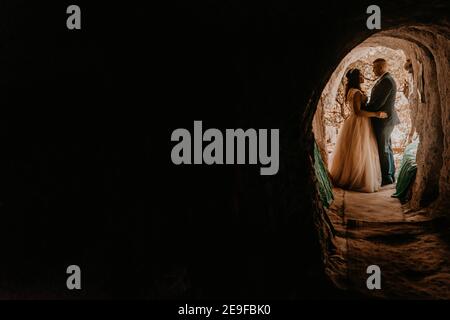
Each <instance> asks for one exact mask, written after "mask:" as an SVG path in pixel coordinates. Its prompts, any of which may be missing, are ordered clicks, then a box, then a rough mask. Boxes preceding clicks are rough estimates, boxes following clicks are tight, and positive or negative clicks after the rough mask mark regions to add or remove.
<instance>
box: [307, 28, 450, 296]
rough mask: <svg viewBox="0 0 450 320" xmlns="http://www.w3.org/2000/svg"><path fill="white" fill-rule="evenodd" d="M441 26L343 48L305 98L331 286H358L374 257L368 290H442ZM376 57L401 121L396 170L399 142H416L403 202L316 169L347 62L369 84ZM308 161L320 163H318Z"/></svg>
mask: <svg viewBox="0 0 450 320" xmlns="http://www.w3.org/2000/svg"><path fill="white" fill-rule="evenodd" d="M449 35H450V29H449V28H448V27H447V26H430V25H428V26H424V25H422V26H402V27H399V28H394V29H391V30H386V31H381V32H379V33H376V34H374V35H372V36H370V37H369V38H367V39H365V40H364V41H362V42H360V44H359V45H357V46H355V47H353V49H352V50H351V51H349V52H348V54H347V55H346V56H345V57H344V58H343V59H342V60H341V61H340V62H339V64H337V67H336V69H335V70H334V71H333V72H332V73H331V72H330V74H329V78H328V82H327V83H326V85H325V86H324V87H323V91H322V93H321V95H320V97H319V96H316V98H315V100H314V101H315V103H317V108H316V112H315V115H314V118H313V133H314V138H315V141H316V148H315V150H314V155H315V162H314V165H315V166H316V167H315V171H316V177H317V180H318V181H319V186H320V188H319V189H320V190H319V191H320V196H321V200H322V203H324V207H326V210H325V212H326V214H325V217H326V221H327V223H326V225H330V226H331V228H330V229H331V233H332V235H333V236H332V237H331V238H330V239H331V240H330V243H331V244H330V245H329V247H327V248H326V249H325V251H327V250H328V251H327V252H328V254H327V262H326V272H327V274H328V275H329V277H330V279H331V280H332V281H333V282H334V283H335V284H336V286H337V287H339V288H345V289H348V290H352V291H355V292H359V293H361V294H363V295H366V294H367V292H368V291H367V287H366V279H367V277H366V275H367V272H366V270H367V266H369V265H372V264H376V265H378V266H381V267H382V270H383V275H384V278H383V282H384V288H383V290H374V292H372V293H371V294H372V295H374V296H377V297H381V298H386V297H397V298H399V297H408V298H411V297H416V298H430V297H435V298H436V297H437V298H443V299H448V298H449V297H450V295H449V291H448V281H449V277H448V275H449V274H450V269H449V267H448V266H449V265H450V264H449V258H448V257H449V256H450V247H449V246H448V242H447V240H448V239H449V230H450V229H449V228H448V205H449V202H450V201H449V199H450V183H449V181H450V180H449V177H450V174H449V170H448V163H449V159H450V156H449V154H450V138H449V137H450V136H449V134H450V133H449V132H450V131H449V130H448V123H449V119H450V117H449V114H450V113H449V109H448V108H449V106H448V92H449V81H448V71H449V70H450V62H449V60H448V52H449V50H450V41H449ZM349 49H350V48H349ZM377 58H384V59H385V60H387V61H388V64H389V65H390V68H389V72H390V73H391V74H392V76H393V78H394V79H395V81H396V84H397V95H396V103H395V107H396V110H397V113H398V114H399V117H400V121H401V124H400V125H397V127H396V128H395V130H394V132H393V134H392V136H391V137H392V140H393V141H392V142H393V151H394V154H395V160H396V161H395V162H396V170H397V171H396V173H398V174H399V173H400V171H401V167H403V165H401V164H400V162H401V161H402V158H403V155H406V154H407V153H408V151H409V149H406V150H405V147H406V146H407V145H408V144H409V142H411V141H415V143H416V150H415V154H414V159H413V160H414V161H413V162H414V165H415V169H416V170H415V175H414V177H413V179H412V180H411V181H412V183H411V184H410V185H409V195H410V196H409V198H408V199H406V201H404V202H403V203H401V202H400V201H399V199H397V198H393V197H391V196H392V195H393V194H394V192H396V186H395V185H388V186H385V187H382V189H381V190H380V191H378V192H373V193H362V192H355V191H349V190H344V189H342V188H337V187H333V186H330V185H329V179H327V178H328V177H327V172H326V171H327V170H326V168H328V167H329V165H330V163H331V160H332V157H333V151H334V147H335V144H336V138H337V135H338V134H339V130H340V128H341V124H342V123H343V121H344V119H345V118H346V116H347V115H348V112H349V111H348V110H346V106H345V105H344V103H343V102H344V97H343V92H344V81H343V79H344V78H345V74H346V72H347V71H348V70H349V69H350V68H355V67H357V68H359V69H360V70H362V71H363V74H364V76H365V78H366V83H365V84H363V86H362V89H363V90H365V91H366V92H367V93H370V90H369V88H371V87H372V86H373V83H374V82H373V81H372V79H373V78H374V76H373V74H372V68H371V63H372V61H373V60H375V59H377ZM413 144H414V143H413ZM321 160H323V161H321ZM317 163H319V167H323V168H325V169H324V170H322V169H320V168H319V169H318V165H317ZM324 181H325V183H324ZM398 181H399V180H397V186H398V185H399V182H398ZM327 183H328V184H327ZM324 186H325V187H324ZM331 189H332V190H331ZM323 190H326V191H330V192H328V193H329V194H332V198H331V196H330V197H328V198H324V197H323V194H326V192H323ZM446 239H447V240H446ZM330 248H331V249H330ZM425 279H426V281H424V280H425ZM429 279H437V280H436V281H434V280H431V281H428V280H429Z"/></svg>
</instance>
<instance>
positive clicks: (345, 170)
mask: <svg viewBox="0 0 450 320" xmlns="http://www.w3.org/2000/svg"><path fill="white" fill-rule="evenodd" d="M346 77H347V85H346V88H345V95H346V102H347V103H348V106H349V107H350V110H351V115H350V117H348V118H347V119H346V120H345V121H344V124H343V125H342V127H341V130H340V132H339V135H338V138H337V143H336V147H335V151H334V156H333V160H332V163H331V168H330V174H331V177H332V179H333V182H334V184H335V185H336V186H339V187H341V188H344V189H349V190H355V191H360V192H375V191H378V190H379V189H380V186H381V170H380V162H379V158H378V147H377V141H376V138H375V134H374V132H373V129H372V123H371V121H370V119H369V118H370V117H377V118H386V117H387V114H386V113H385V112H368V111H364V110H361V105H365V103H366V101H367V96H366V95H365V94H364V93H363V92H362V91H361V83H363V82H364V78H363V77H362V74H361V72H360V71H359V69H351V70H349V71H348V72H347V75H346Z"/></svg>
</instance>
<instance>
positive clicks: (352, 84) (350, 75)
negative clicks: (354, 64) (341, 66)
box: [345, 68, 361, 97]
mask: <svg viewBox="0 0 450 320" xmlns="http://www.w3.org/2000/svg"><path fill="white" fill-rule="evenodd" d="M360 75H361V71H359V69H356V68H355V69H350V70H348V71H347V74H346V75H345V77H346V78H347V84H346V85H345V97H347V95H348V92H349V91H350V89H352V88H354V89H358V90H361V81H360Z"/></svg>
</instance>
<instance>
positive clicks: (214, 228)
mask: <svg viewBox="0 0 450 320" xmlns="http://www.w3.org/2000/svg"><path fill="white" fill-rule="evenodd" d="M369 4H371V3H369V2H367V3H365V2H364V1H362V2H361V1H358V2H357V3H356V4H352V5H350V4H348V5H343V4H342V3H336V2H334V3H326V2H318V1H313V2H311V3H310V7H309V8H306V7H305V6H304V5H303V3H302V2H297V3H296V4H292V3H291V4H289V5H288V4H287V3H284V2H283V1H277V2H276V3H275V2H274V3H272V4H269V3H261V4H260V5H258V6H256V7H255V6H252V5H250V4H244V3H242V2H241V1H230V2H229V4H221V5H219V4H217V5H216V4H212V3H208V5H204V4H200V3H185V2H183V5H179V6H175V7H170V8H164V10H161V14H158V15H156V16H155V20H153V21H152V22H154V23H156V24H157V26H158V27H154V25H153V24H149V23H148V16H147V15H148V12H155V11H153V9H152V10H148V11H146V10H141V9H140V8H132V9H131V8H130V9H129V10H128V9H127V10H125V11H123V10H122V8H121V7H114V6H111V7H107V8H105V7H101V8H95V6H94V4H91V5H86V6H88V8H89V6H92V7H91V8H93V9H92V11H91V13H90V16H91V17H95V19H94V18H91V19H92V20H89V23H88V26H89V28H86V30H83V31H82V32H80V33H78V34H71V35H70V36H68V35H67V34H66V32H67V30H66V29H64V28H65V25H64V23H63V22H64V21H63V19H62V18H60V17H59V15H58V14H57V12H63V13H64V12H65V8H62V7H61V8H57V7H55V8H54V7H51V6H50V5H48V6H47V7H44V5H42V4H41V3H39V4H34V5H30V6H29V7H28V6H23V5H22V4H19V3H18V4H12V3H11V4H8V5H7V6H6V5H5V6H6V7H5V8H6V9H8V10H6V9H5V10H1V12H0V18H1V19H0V20H1V21H2V29H1V33H0V37H1V43H2V51H1V53H0V62H1V63H2V65H3V66H7V67H5V68H3V69H2V70H4V74H2V76H1V77H0V84H1V86H2V90H3V93H4V94H3V95H2V97H3V100H2V102H3V103H4V104H5V106H6V107H5V108H4V109H3V112H4V113H3V114H2V117H1V120H0V121H2V126H1V128H0V134H1V139H3V140H2V141H7V143H5V147H4V150H3V151H4V155H5V156H4V157H1V159H0V164H1V165H0V177H1V179H0V184H1V185H0V203H1V206H0V210H1V212H2V219H3V220H2V223H1V228H2V232H1V233H0V240H1V241H0V244H1V248H2V252H3V255H4V257H5V261H7V262H8V263H7V264H2V266H1V268H0V282H1V283H0V298H7V299H8V298H9V299H11V298H12V299H14V298H16V297H20V298H27V299H29V298H44V299H46V298H67V299H72V298H73V299H78V298H139V299H143V298H144V299H174V298H175V299H183V298H190V299H197V298H198V299H201V298H216V299H220V298H233V299H239V298H253V299H258V298H284V299H298V298H311V297H312V298H343V297H344V298H346V297H348V298H353V297H367V296H370V297H373V296H374V297H377V298H378V297H379V298H391V297H407V298H409V297H426V298H430V297H431V298H439V297H446V298H448V286H449V283H450V279H449V274H450V273H449V270H448V266H449V265H450V263H449V260H448V259H449V257H450V255H449V254H448V247H449V244H450V237H449V230H448V220H449V210H448V206H449V199H450V198H449V197H450V172H449V166H450V109H449V105H448V99H449V81H448V75H449V35H450V24H449V20H448V15H446V13H447V12H448V9H449V7H448V6H449V4H448V1H433V2H431V3H430V1H402V2H401V3H400V4H399V3H393V2H392V1H379V6H380V7H381V8H382V29H381V30H368V29H367V28H366V19H367V14H366V8H367V6H368V5H369ZM59 9H61V10H59ZM96 9H97V10H96ZM165 9H167V10H165ZM58 10H59V11H58ZM36 12H38V13H41V14H36ZM105 12H106V13H107V14H105ZM123 12H126V13H127V15H125V16H123V15H122V14H123ZM99 13H101V14H99ZM46 14H47V15H50V14H51V16H50V18H49V19H45V21H40V17H41V16H45V15H46ZM10 15H11V16H12V15H15V16H17V17H22V18H21V19H12V18H10ZM115 16H120V17H122V18H121V19H119V20H120V21H121V24H119V25H117V26H116V25H114V26H111V21H110V20H111V17H115ZM61 22H62V26H59V24H60V23H61ZM41 23H42V27H41V28H36V27H35V25H38V24H41ZM56 25H58V26H59V27H55V26H56ZM105 26H106V27H105ZM110 26H111V27H110ZM161 26H163V27H161ZM3 27H4V28H3ZM162 29H163V31H164V32H162V31H161V30H162ZM113 31H114V32H113ZM149 39H150V40H149ZM149 43H150V44H151V45H149ZM370 47H384V48H387V49H389V50H394V51H399V50H400V51H401V52H402V54H403V55H404V56H405V57H406V58H409V59H410V60H411V62H412V69H413V79H412V84H413V86H412V87H413V88H414V89H415V90H413V92H412V96H411V101H413V103H411V105H410V108H409V110H410V115H411V117H410V120H411V126H413V127H415V130H416V132H417V135H418V136H419V138H420V145H419V147H418V151H417V165H418V170H417V175H416V179H415V181H414V184H413V190H412V197H411V200H410V201H409V202H408V203H407V204H405V206H404V205H400V204H397V205H396V206H397V207H396V208H397V209H398V210H399V212H400V213H399V217H400V218H399V219H394V220H392V219H391V220H389V221H384V220H383V221H366V220H365V219H358V218H357V217H355V216H348V215H346V208H345V204H348V202H346V199H348V198H346V197H347V196H348V195H349V193H346V192H344V191H340V190H335V194H334V197H335V199H334V202H333V204H332V205H331V206H330V207H328V208H327V207H325V206H324V205H323V202H322V201H321V198H320V195H319V192H318V189H317V188H316V186H317V183H318V177H317V176H316V175H315V171H314V165H315V161H314V142H315V141H316V142H317V145H318V146H319V148H320V149H322V150H323V149H324V147H325V142H326V141H325V140H324V139H325V134H324V132H323V130H324V127H323V122H322V121H321V112H322V111H323V105H322V104H321V102H320V99H321V96H322V94H323V92H324V91H327V90H328V92H331V93H333V92H335V91H336V90H338V86H339V83H340V81H341V78H342V74H343V72H344V71H345V69H346V68H347V67H348V66H349V65H350V64H351V63H352V62H354V61H356V60H358V55H361V54H364V52H366V51H367V50H368V48H370ZM3 49H4V50H3ZM155 55H156V57H154V56H155ZM149 57H153V58H149ZM68 65H70V67H68ZM153 78H154V79H156V81H155V82H156V84H149V79H151V80H153ZM418 88H421V89H420V90H422V91H420V92H421V95H420V97H419V96H418V95H417V89H418ZM150 91H151V93H149V92H150ZM24 92H26V94H24ZM50 93H51V94H50ZM37 106H39V107H37ZM55 115H56V116H57V119H58V120H57V121H54V120H53V118H54V116H55ZM52 116H53V117H52ZM194 120H202V121H203V123H204V124H205V126H208V127H215V128H219V129H226V128H279V130H280V155H279V158H280V163H279V171H278V173H277V174H276V175H273V176H261V175H260V174H259V168H256V167H255V166H222V167H219V166H217V167H216V166H210V167H204V166H194V167H175V166H174V165H173V164H172V163H171V162H170V150H171V145H170V133H171V132H172V131H173V130H175V129H176V128H186V127H191V126H192V123H193V121H194ZM313 131H314V132H313ZM322 154H323V158H324V160H325V161H326V157H327V156H326V154H325V153H322ZM353 196H357V195H353ZM369 200H370V199H368V201H369ZM394 200H395V199H394ZM390 204H393V202H390ZM347 209H348V208H347ZM36 212H39V214H36ZM386 253H388V254H386ZM409 254H411V257H414V258H411V259H410V262H408V258H407V255H409ZM392 257H397V258H395V259H393V258H392ZM73 261H76V263H77V264H80V265H81V266H82V268H83V270H86V271H83V272H84V274H86V278H85V280H84V281H85V282H83V289H84V290H83V292H82V293H81V294H77V293H74V292H68V291H67V290H66V288H65V281H66V279H65V276H66V274H65V273H64V272H65V268H66V267H67V265H69V264H72V263H74V262H73ZM368 263H370V264H377V263H378V264H380V265H381V269H382V270H383V272H386V275H385V276H384V278H383V279H385V280H386V281H385V282H383V286H384V287H383V288H390V289H389V290H384V291H383V290H382V292H378V293H371V292H369V293H367V291H364V288H363V287H364V285H365V278H366V276H367V274H366V273H365V266H366V265H367V264H368ZM411 263H413V264H415V265H411ZM30 266H31V267H30ZM397 280H398V282H399V284H397V285H392V283H393V282H395V281H397ZM428 287H430V288H431V289H430V290H429V291H427V289H426V288H428Z"/></svg>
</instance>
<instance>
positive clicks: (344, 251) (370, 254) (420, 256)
mask: <svg viewBox="0 0 450 320" xmlns="http://www.w3.org/2000/svg"><path fill="white" fill-rule="evenodd" d="M394 191H395V189H394V185H390V186H385V187H383V188H382V190H380V191H379V192H376V193H371V194H370V193H359V192H353V191H347V190H342V189H339V188H335V189H334V190H333V192H334V196H335V200H334V202H333V204H332V205H331V207H330V209H329V210H328V214H329V217H330V220H331V222H332V224H333V227H334V229H335V231H336V235H335V237H334V239H333V242H334V244H335V246H336V250H334V252H331V253H330V259H329V263H328V265H327V273H328V275H329V276H330V277H331V279H332V280H333V281H334V282H335V283H336V285H337V286H338V287H340V288H343V289H345V290H350V291H353V292H355V293H358V294H362V295H367V296H368V297H369V296H370V297H376V298H390V299H392V298H394V299H396V298H397V299H450V224H449V222H448V220H445V219H444V218H430V216H429V214H427V213H426V212H425V211H419V212H412V211H409V210H408V208H407V207H406V206H402V205H401V204H400V202H399V200H398V199H395V198H392V197H391V195H392V194H393V193H394ZM373 264H375V265H378V266H379V267H380V269H381V290H369V289H367V286H366V280H367V278H368V277H369V276H370V275H369V274H367V273H366V269H367V267H368V266H369V265H373Z"/></svg>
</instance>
